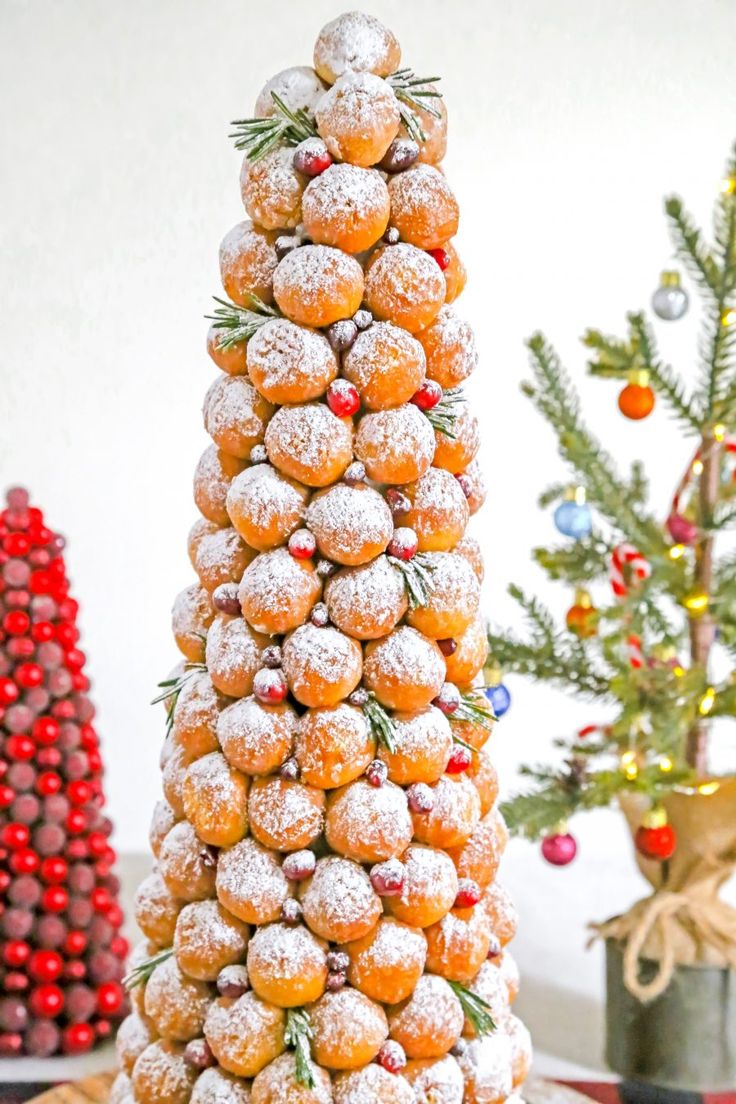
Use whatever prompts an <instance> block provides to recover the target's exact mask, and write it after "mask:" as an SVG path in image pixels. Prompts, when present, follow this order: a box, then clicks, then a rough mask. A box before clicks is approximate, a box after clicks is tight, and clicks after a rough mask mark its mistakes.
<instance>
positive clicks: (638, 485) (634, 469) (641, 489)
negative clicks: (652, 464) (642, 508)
mask: <svg viewBox="0 0 736 1104" xmlns="http://www.w3.org/2000/svg"><path fill="white" fill-rule="evenodd" d="M629 494H630V495H631V498H632V500H633V501H634V502H636V503H637V504H639V505H643V504H644V503H645V502H646V500H647V495H648V494H649V480H648V479H647V476H646V472H645V471H644V465H643V464H642V462H641V460H634V461H633V462H632V465H631V478H630V480H629Z"/></svg>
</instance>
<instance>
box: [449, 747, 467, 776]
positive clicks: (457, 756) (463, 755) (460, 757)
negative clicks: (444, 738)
mask: <svg viewBox="0 0 736 1104" xmlns="http://www.w3.org/2000/svg"><path fill="white" fill-rule="evenodd" d="M472 762H473V755H472V752H471V751H470V748H466V747H464V746H463V745H462V744H455V747H454V748H453V749H452V752H451V754H450V758H449V759H448V761H447V766H446V767H445V770H446V772H447V773H448V774H463V772H464V771H466V770H467V769H468V767H469V766H470V764H471V763H472Z"/></svg>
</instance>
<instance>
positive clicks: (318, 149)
mask: <svg viewBox="0 0 736 1104" xmlns="http://www.w3.org/2000/svg"><path fill="white" fill-rule="evenodd" d="M331 164H332V157H331V156H330V153H329V150H328V149H327V146H326V145H325V144H324V142H323V141H322V139H321V138H307V139H305V141H303V142H300V143H299V145H298V146H297V147H296V149H295V150H294V168H295V169H296V171H297V172H300V173H304V175H305V176H319V175H320V173H323V172H324V171H325V169H329V167H330V165H331Z"/></svg>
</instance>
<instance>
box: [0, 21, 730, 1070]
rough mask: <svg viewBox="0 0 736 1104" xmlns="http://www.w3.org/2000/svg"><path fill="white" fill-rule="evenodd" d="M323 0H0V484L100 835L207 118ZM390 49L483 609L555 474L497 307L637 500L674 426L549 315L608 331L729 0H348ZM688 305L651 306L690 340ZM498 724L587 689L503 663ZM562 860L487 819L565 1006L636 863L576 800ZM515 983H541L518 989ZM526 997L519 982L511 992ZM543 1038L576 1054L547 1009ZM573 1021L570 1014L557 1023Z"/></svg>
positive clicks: (168, 494)
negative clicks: (448, 268)
mask: <svg viewBox="0 0 736 1104" xmlns="http://www.w3.org/2000/svg"><path fill="white" fill-rule="evenodd" d="M340 8H341V5H340V4H339V3H336V2H335V0H312V2H311V3H310V4H304V3H300V2H298V0H269V2H268V3H265V4H255V3H253V2H248V0H245V2H240V3H236V2H234V0H210V2H209V3H208V2H205V0H156V2H155V3H152V2H151V0H126V3H123V4H113V3H110V2H107V3H103V2H101V0H0V120H1V133H2V146H1V148H2V156H1V157H0V211H1V217H0V235H1V237H0V258H1V269H0V304H2V341H1V342H0V373H1V383H2V387H1V390H0V411H1V412H2V431H1V434H0V436H1V438H2V442H1V445H0V484H2V485H7V484H9V483H14V482H24V483H26V484H27V485H28V486H29V487H30V488H31V489H32V491H33V494H34V497H35V499H36V500H37V501H38V503H39V504H40V505H41V506H42V507H44V508H45V509H46V511H47V514H48V518H49V521H50V523H51V524H52V525H56V526H58V527H59V528H61V529H62V530H63V531H64V532H65V533H66V534H67V535H68V537H69V549H68V558H69V565H70V570H71V573H72V575H73V579H74V584H75V588H76V593H77V595H78V597H79V598H80V599H81V601H82V604H83V617H82V625H83V632H84V637H83V646H84V648H85V649H86V651H87V652H88V654H89V656H90V673H91V675H92V677H93V679H94V682H95V696H96V700H97V703H98V706H99V723H100V729H101V731H102V733H103V736H104V748H105V754H106V757H107V765H108V782H107V787H108V793H109V797H110V804H111V810H112V815H113V816H114V817H115V819H116V821H117V842H118V845H119V847H120V848H121V849H123V850H129V851H130V850H143V849H144V848H145V847H146V827H147V819H148V813H149V809H150V807H151V805H152V804H153V802H154V800H155V798H156V796H157V794H158V774H157V767H156V759H157V754H158V746H159V742H160V739H161V734H162V718H161V715H160V713H159V712H158V711H156V710H153V709H151V708H150V707H149V705H148V701H149V699H150V698H151V696H152V688H153V687H154V685H155V683H156V681H157V680H158V679H159V678H161V677H163V675H164V674H165V672H166V671H167V670H168V669H169V667H170V666H171V664H172V662H173V661H174V660H175V658H176V657H175V653H174V648H173V644H172V642H171V641H170V637H169V630H168V619H169V608H170V605H171V601H172V598H173V596H174V594H175V593H176V592H177V591H178V590H179V589H180V588H181V587H182V586H183V585H185V584H186V583H187V582H189V581H190V569H189V565H188V562H187V558H186V551H185V537H186V532H187V529H188V527H189V525H190V523H191V522H192V521H193V520H194V517H195V510H194V507H193V504H192V502H191V490H190V483H191V473H192V470H193V468H194V464H195V462H196V459H197V457H198V456H199V454H200V452H201V450H202V449H203V447H204V446H205V444H206V443H207V439H206V437H205V434H204V431H203V429H202V428H201V423H200V415H199V407H200V402H201V398H202V395H203V394H204V391H205V389H206V387H207V385H208V384H209V382H210V380H211V378H212V377H213V375H214V372H213V369H212V366H211V365H210V363H209V361H208V358H207V357H206V355H205V353H204V349H203V345H204V333H205V328H206V324H205V322H204V321H203V319H202V315H203V314H204V313H205V312H206V311H207V310H208V306H209V296H210V295H211V294H212V293H213V292H217V291H218V279H217V246H218V244H219V241H220V238H221V237H222V235H223V234H224V233H225V232H226V231H227V230H228V229H229V228H230V226H231V225H232V224H233V223H235V222H236V221H238V220H239V219H240V218H242V208H241V205H240V199H239V193H238V185H237V177H238V167H239V155H238V154H237V153H236V152H235V151H234V150H233V149H232V147H231V145H230V143H229V142H228V140H227V123H228V120H229V119H231V118H234V117H242V116H243V115H244V114H249V113H250V110H251V107H252V104H253V102H254V99H255V96H256V94H257V92H258V90H259V88H260V86H261V84H262V83H263V82H264V81H265V80H266V78H267V77H269V76H270V75H271V74H272V73H274V72H275V71H277V70H278V69H280V68H283V67H285V66H287V65H292V64H298V63H308V62H309V61H310V56H311V46H312V42H313V39H314V37H315V35H316V32H317V31H318V29H319V27H320V26H321V25H322V24H323V23H324V22H326V21H327V19H329V18H332V17H333V16H334V15H335V14H337V12H338V11H339V10H340ZM371 10H373V11H374V12H375V14H377V15H378V16H379V17H381V18H383V19H385V20H386V21H387V22H390V24H391V25H392V27H393V29H394V30H395V31H396V33H397V34H398V36H399V38H400V40H401V42H402V44H403V47H404V55H405V59H406V61H407V62H408V63H410V64H412V65H413V66H414V67H415V69H416V70H418V71H420V72H423V73H424V72H430V71H431V72H432V73H435V72H437V73H440V74H442V77H443V82H444V83H443V87H444V90H445V95H446V99H447V103H448V106H449V110H450V117H451V148H450V155H449V157H448V161H447V170H448V173H449V175H450V178H451V181H452V183H453V186H454V188H455V190H456V192H457V194H458V196H459V198H460V201H461V205H462V211H463V217H462V227H461V235H460V244H461V249H462V252H463V256H464V258H465V260H466V262H467V265H468V268H469V270H470V277H471V280H470V286H469V288H468V290H467V292H466V293H465V296H464V298H463V300H462V303H461V310H462V311H463V312H464V313H465V314H466V315H467V316H468V317H469V318H470V319H471V320H473V322H474V325H475V328H476V331H477V335H478V339H479V342H480V346H481V350H482V357H483V359H482V368H481V370H480V371H479V373H478V374H477V378H476V379H475V380H474V382H473V390H474V394H475V396H476V398H477V400H478V404H479V407H480V408H481V409H482V411H483V414H484V426H485V441H484V451H483V458H484V461H485V465H486V469H487V471H488V473H489V475H490V488H491V492H490V496H489V502H488V505H487V506H486V509H485V512H484V514H483V516H482V518H481V519H480V524H479V527H478V533H479V535H480V537H481V539H482V540H483V542H484V544H485V547H486V553H487V558H488V565H489V566H488V576H489V582H488V586H487V594H486V602H487V609H488V611H489V613H490V614H492V615H493V617H494V618H495V619H496V620H497V621H499V622H501V623H508V622H509V621H510V620H511V619H513V618H514V617H515V611H514V609H513V608H512V604H511V603H510V602H509V600H508V599H507V598H506V597H505V587H506V585H507V583H508V582H509V581H510V580H515V581H517V582H520V583H522V584H524V585H527V586H529V587H532V588H536V589H539V590H540V591H541V593H542V594H543V596H544V597H545V598H547V599H548V600H549V601H550V603H551V604H552V605H553V606H554V608H555V609H558V610H559V611H560V612H563V611H564V610H565V609H566V608H567V605H569V595H568V594H565V593H563V592H562V591H558V590H552V589H550V588H548V587H547V586H546V585H545V584H544V581H543V579H542V577H541V575H540V573H539V571H538V570H537V569H536V568H535V567H533V565H532V564H531V562H530V556H529V551H530V548H531V547H532V545H533V544H535V543H540V542H543V541H547V540H549V539H551V538H553V537H554V530H553V526H552V522H551V518H550V517H549V516H545V515H543V514H541V513H540V512H539V511H538V510H537V508H536V504H535V499H536V495H537V493H538V492H539V490H540V489H541V487H542V486H543V485H544V484H545V483H546V481H547V479H548V478H549V477H550V476H552V477H557V475H560V474H562V469H561V467H560V465H559V462H558V461H557V459H556V455H555V451H554V445H553V440H552V437H551V434H550V432H549V431H548V429H547V428H546V427H545V426H544V425H543V424H541V423H540V421H539V420H538V419H537V417H536V415H535V414H534V412H533V411H532V410H531V408H530V406H529V405H528V403H527V402H526V400H524V399H523V398H522V396H521V395H520V393H519V386H518V385H519V382H520V380H521V379H522V378H523V377H524V375H525V370H526V369H525V362H526V357H525V352H524V348H523V344H522V342H523V338H524V337H525V336H526V335H528V334H529V333H530V332H531V331H532V330H533V329H535V328H537V327H541V328H543V329H544V330H545V331H547V333H548V334H549V335H550V336H551V337H553V339H554V340H555V341H556V343H557V344H558V347H559V349H560V351H561V352H562V354H563V355H564V357H565V359H566V360H567V362H568V363H569V365H570V366H571V367H572V369H573V370H574V372H575V375H576V378H577V379H578V380H579V381H580V383H581V388H582V391H583V394H584V398H585V402H586V405H587V410H588V415H589V419H590V422H591V423H592V424H593V426H594V427H595V428H596V429H597V430H598V431H599V432H600V434H601V435H602V437H603V439H604V441H605V445H606V447H607V448H608V449H609V450H610V451H611V452H613V453H614V454H615V455H616V456H617V457H620V458H621V462H622V463H628V461H629V459H630V458H632V457H634V456H636V455H640V454H641V455H644V456H645V457H646V460H647V464H648V469H649V473H650V475H651V479H652V483H653V492H654V494H655V495H656V496H657V499H658V501H659V502H661V504H662V509H664V508H665V504H666V501H667V498H668V496H669V495H670V494H671V491H672V489H673V487H674V484H675V483H676V481H677V479H678V478H679V474H680V471H681V469H682V467H683V466H684V464H685V463H686V461H687V456H688V452H687V446H684V445H683V443H682V442H681V441H680V440H679V438H678V436H677V434H676V432H675V430H674V429H673V427H672V426H671V425H669V424H668V423H667V422H666V420H665V418H664V416H663V415H662V414H661V413H658V414H656V415H655V416H654V417H653V418H652V419H650V420H649V421H648V422H647V423H645V424H644V425H643V426H636V425H635V424H633V423H630V422H625V421H624V420H623V419H622V418H620V417H619V415H618V413H617V410H616V405H615V404H616V387H615V385H613V384H606V383H601V382H596V381H590V380H587V379H586V378H584V372H583V361H584V358H583V354H582V351H581V349H580V347H579V346H578V344H577V338H578V336H579V335H580V334H581V332H582V331H583V329H584V327H585V326H587V325H597V326H600V327H602V328H604V329H612V330H616V329H618V328H620V327H621V325H622V319H623V315H624V312H625V311H626V310H627V309H630V308H633V307H639V306H641V305H643V304H645V303H646V302H647V301H648V298H649V296H650V294H651V291H652V290H653V288H654V286H655V285H656V282H657V277H658V273H659V270H660V268H661V267H662V266H663V265H666V263H667V262H668V260H669V259H670V254H669V246H668V239H667V236H666V231H665V225H664V220H663V218H662V216H661V197H662V195H663V194H664V193H665V192H666V191H669V190H675V189H676V190H678V191H680V192H681V193H683V194H684V195H685V196H686V197H687V199H688V201H689V203H690V205H691V207H692V209H693V211H694V212H695V213H696V215H697V216H698V217H701V218H707V217H708V214H709V211H710V207H711V202H712V199H713V197H714V194H715V191H716V188H717V184H718V180H719V174H720V169H721V166H722V162H723V160H724V158H725V156H726V153H727V150H728V146H729V143H730V142H731V140H732V139H733V137H734V132H733V127H734V115H733V105H734V101H735V99H736V67H734V53H733V47H734V42H735V41H736V5H734V4H733V2H732V0H644V2H642V0H618V2H617V3H615V4H612V3H610V0H555V2H554V3H552V2H548V0H516V2H515V3H513V4H511V3H506V2H503V0H456V2H455V3H453V4H448V3H447V0H442V2H440V0H421V2H420V0H404V2H403V3H402V4H400V5H396V4H390V3H388V2H387V0H373V2H372V3H371ZM695 329H696V318H695V312H692V313H691V315H690V316H688V318H687V319H686V320H685V321H683V322H681V323H679V324H677V325H674V326H672V327H670V328H669V329H668V328H667V327H666V326H664V325H662V326H660V331H661V337H662V341H663V348H664V351H665V353H666V355H668V356H670V357H672V358H673V359H674V360H675V362H676V363H677V364H678V365H680V366H683V367H684V368H685V370H686V371H690V370H691V368H692V364H693V354H694V348H695ZM512 688H513V691H514V693H515V706H514V709H513V711H512V712H511V713H510V714H509V716H508V719H507V720H506V721H505V722H504V725H503V727H502V730H501V733H500V734H499V737H498V757H499V765H500V767H501V769H502V771H503V773H504V779H505V782H506V784H507V787H511V786H513V784H514V769H515V765H516V764H517V763H518V762H519V761H520V760H521V759H529V758H531V759H532V760H533V759H536V758H538V757H542V756H544V755H545V754H547V752H548V750H549V746H550V742H551V740H552V738H553V737H554V736H556V735H558V734H562V733H566V732H569V731H570V729H571V727H572V726H577V725H579V724H582V723H586V722H588V721H590V720H594V719H595V718H596V714H595V713H594V712H592V711H591V709H590V708H589V707H586V706H585V705H584V704H581V703H576V702H574V701H571V700H566V699H565V697H563V696H562V695H560V694H558V693H556V692H553V691H550V690H548V689H543V688H533V687H530V686H527V685H523V684H521V683H519V682H516V681H514V680H512ZM579 835H580V836H581V837H582V845H581V854H580V857H579V860H578V861H577V862H576V863H575V864H574V865H573V866H572V867H570V868H568V869H567V870H565V871H554V870H552V869H550V868H548V867H545V866H544V865H543V864H542V862H541V860H540V859H539V858H538V856H537V854H536V851H535V850H534V849H532V848H530V847H528V846H527V845H524V844H516V845H514V846H513V847H512V849H511V852H510V857H509V858H507V862H506V872H505V873H506V879H507V881H508V882H509V883H510V884H511V885H512V886H513V888H514V890H515V893H516V895H517V898H518V900H519V902H520V904H521V906H522V911H523V913H524V929H523V932H522V935H521V936H520V939H519V944H518V946H519V955H520V957H521V958H522V960H523V963H524V965H525V967H526V970H527V976H528V982H527V1000H526V1005H527V1012H528V1014H530V1018H531V1019H532V1020H533V1021H535V1022H536V1021H538V1020H539V1019H540V1015H539V1013H538V1012H537V1011H536V1009H538V1008H540V1007H542V1004H541V1002H540V998H541V997H542V996H545V995H546V996H547V997H550V998H551V999H552V1001H553V1003H554V1004H555V1005H556V1002H557V1001H558V997H559V994H558V990H559V989H563V990H574V991H576V992H577V993H578V995H579V997H580V1000H579V1002H578V1005H577V1007H578V1009H579V1012H580V1015H581V1017H583V1018H585V1017H587V1013H588V1006H587V1004H586V1003H585V1001H586V999H587V998H588V997H591V998H592V997H593V996H594V995H595V994H596V993H597V992H598V990H599V973H600V963H599V960H598V958H597V957H596V956H595V955H588V956H585V955H584V953H583V951H582V945H583V941H584V925H585V921H586V920H587V919H588V918H591V917H601V916H605V915H607V914H610V913H612V912H614V911H616V910H618V909H620V908H621V907H625V906H626V904H627V903H628V902H629V901H630V900H632V899H633V898H634V897H635V896H636V895H637V894H639V893H640V892H641V890H642V884H641V882H640V881H639V880H638V878H637V877H636V876H635V874H634V873H633V870H632V863H631V861H630V857H629V853H628V845H627V843H626V840H625V839H624V835H623V832H622V830H621V827H620V824H619V822H618V819H617V817H616V816H615V814H600V815H598V816H596V817H592V818H590V820H589V821H588V822H587V823H586V824H581V825H579ZM545 1003H546V1002H545ZM530 1006H532V1007H531V1008H530ZM553 1021H559V1017H557V1016H554V1017H550V1018H547V1021H546V1023H545V1024H538V1027H539V1030H540V1031H541V1032H543V1033H544V1035H545V1038H544V1043H545V1046H546V1047H547V1046H548V1045H549V1047H555V1046H556V1047H558V1050H559V1053H564V1054H568V1055H570V1056H574V1055H577V1056H578V1057H579V1058H581V1059H582V1060H586V1059H592V1057H593V1056H592V1055H591V1054H590V1053H585V1054H581V1053H579V1052H580V1050H581V1047H582V1045H583V1044H582V1043H579V1042H577V1041H576V1031H575V1029H574V1028H571V1027H570V1025H569V1020H568V1025H567V1026H566V1027H565V1028H561V1029H560V1030H561V1033H562V1034H564V1036H565V1038H558V1039H557V1040H553V1039H552V1038H551V1032H552V1031H553V1028H554V1023H553ZM585 1046H586V1047H587V1046H588V1044H587V1043H586V1044H585Z"/></svg>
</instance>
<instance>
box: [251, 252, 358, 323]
mask: <svg viewBox="0 0 736 1104" xmlns="http://www.w3.org/2000/svg"><path fill="white" fill-rule="evenodd" d="M353 283H357V284H359V285H360V286H361V287H362V286H363V269H362V268H361V267H360V265H359V264H358V262H357V261H356V260H355V258H354V257H350V256H349V255H348V254H347V253H343V252H342V250H340V249H332V248H331V247H330V246H327V245H303V246H302V247H301V248H300V249H292V250H291V252H290V253H287V254H286V256H285V257H284V258H283V259H282V260H281V262H280V263H279V266H278V268H277V269H276V271H275V273H274V278H273V290H274V295H275V297H276V302H277V303H279V304H280V303H281V301H282V299H283V298H284V296H285V295H287V296H288V295H290V294H292V295H298V297H299V300H300V302H301V303H302V304H303V305H304V307H305V308H306V309H307V310H308V311H310V312H311V311H315V312H316V311H318V310H319V308H320V305H321V304H322V303H323V302H324V300H325V299H332V298H334V297H335V296H336V295H337V298H338V299H339V298H340V297H341V293H342V288H343V287H345V286H350V285H351V284H353Z"/></svg>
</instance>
